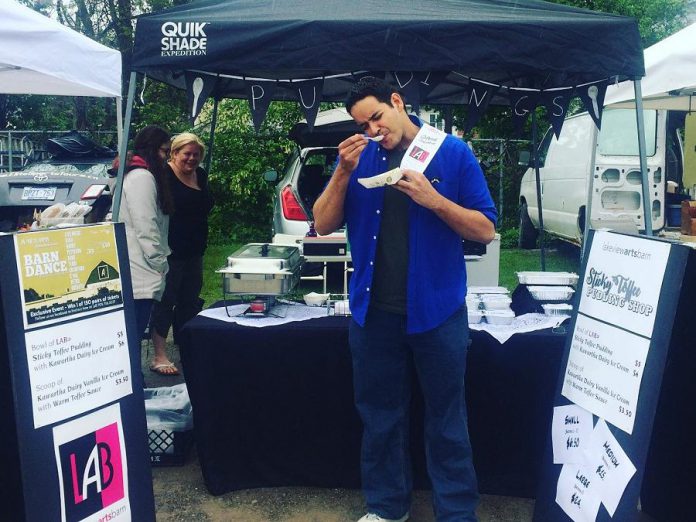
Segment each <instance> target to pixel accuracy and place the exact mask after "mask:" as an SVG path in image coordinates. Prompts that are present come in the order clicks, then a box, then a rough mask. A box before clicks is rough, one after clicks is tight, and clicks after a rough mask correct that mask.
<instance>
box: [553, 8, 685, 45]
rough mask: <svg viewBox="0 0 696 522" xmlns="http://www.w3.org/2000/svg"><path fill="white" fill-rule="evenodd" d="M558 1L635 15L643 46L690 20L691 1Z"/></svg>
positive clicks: (672, 31) (669, 33) (656, 40)
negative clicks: (689, 6) (687, 17)
mask: <svg viewBox="0 0 696 522" xmlns="http://www.w3.org/2000/svg"><path fill="white" fill-rule="evenodd" d="M551 1H554V0H551ZM555 3H558V4H566V5H572V6H575V7H582V8H584V9H591V10H593V11H601V12H604V13H614V14H620V15H624V16H630V17H632V18H635V19H636V20H637V21H638V29H639V31H640V35H641V39H642V42H643V47H650V46H651V45H652V44H654V43H657V42H659V41H660V40H662V39H663V38H665V37H667V36H669V35H671V34H673V33H675V32H677V31H678V30H679V29H681V28H683V27H684V26H685V25H686V23H687V20H686V8H687V4H688V0H563V1H558V0H556V1H555Z"/></svg>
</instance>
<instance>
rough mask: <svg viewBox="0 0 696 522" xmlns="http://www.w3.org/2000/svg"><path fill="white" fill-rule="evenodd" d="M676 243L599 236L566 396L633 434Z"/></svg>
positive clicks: (590, 263)
mask: <svg viewBox="0 0 696 522" xmlns="http://www.w3.org/2000/svg"><path fill="white" fill-rule="evenodd" d="M669 251H670V245H669V244H667V243H661V242H657V241H645V240H642V239H640V238H637V237H633V236H624V235H619V234H611V233H608V232H597V233H595V236H594V240H593V243H592V250H591V251H590V254H589V256H588V260H587V267H586V269H585V278H584V280H583V288H582V295H581V298H580V305H579V307H578V317H577V320H576V322H575V329H574V330H573V334H572V338H571V346H570V355H569V357H568V364H567V366H566V370H565V378H564V381H563V388H562V390H561V393H562V394H563V395H564V396H565V397H567V398H568V399H570V400H571V401H572V402H574V403H575V404H577V405H579V406H582V407H583V408H585V409H586V410H588V411H590V412H592V413H594V414H595V415H597V416H599V417H602V418H603V419H605V420H606V421H608V422H610V423H611V424H613V425H614V426H617V427H618V428H621V429H622V430H624V431H625V432H627V433H629V434H630V433H632V431H633V423H634V420H635V413H636V408H637V404H638V392H639V390H640V384H641V379H642V376H643V369H644V367H645V359H646V357H647V355H648V348H649V346H650V337H651V336H652V332H653V328H654V325H655V314H656V312H657V304H658V300H659V297H660V290H661V289H662V281H663V279H664V275H665V266H666V264H667V258H668V257H669Z"/></svg>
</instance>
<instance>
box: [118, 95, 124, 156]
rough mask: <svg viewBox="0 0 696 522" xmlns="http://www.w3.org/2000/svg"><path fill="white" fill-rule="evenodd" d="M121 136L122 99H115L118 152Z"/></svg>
mask: <svg viewBox="0 0 696 522" xmlns="http://www.w3.org/2000/svg"><path fill="white" fill-rule="evenodd" d="M122 134H123V99H122V98H121V97H120V96H119V97H118V98H116V139H117V140H118V150H121V135H122Z"/></svg>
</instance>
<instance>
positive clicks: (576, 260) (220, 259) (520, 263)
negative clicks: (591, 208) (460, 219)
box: [201, 241, 580, 307]
mask: <svg viewBox="0 0 696 522" xmlns="http://www.w3.org/2000/svg"><path fill="white" fill-rule="evenodd" d="M242 246H243V245H242V244H241V243H227V244H212V245H209V246H208V250H207V251H206V254H205V258H204V259H203V290H202V292H201V297H202V298H203V299H204V300H205V306H206V307H208V306H210V305H211V304H213V303H214V302H216V301H219V300H221V299H222V297H223V296H222V278H221V276H220V274H216V273H215V271H216V270H217V269H218V268H220V267H223V266H225V265H226V264H227V256H229V255H231V254H232V253H234V252H235V251H236V250H237V249H239V248H240V247H242ZM329 268H330V269H329V278H328V279H329V281H328V291H329V292H332V293H342V292H343V264H342V263H329ZM537 270H541V256H540V253H539V250H519V249H517V248H503V249H501V251H500V275H499V278H498V280H499V284H500V286H504V287H506V288H507V289H508V290H510V291H511V292H512V291H513V290H514V289H515V288H516V287H517V274H516V272H525V271H537ZM546 270H547V271H548V272H575V273H579V270H580V249H579V248H578V247H576V246H573V245H569V244H567V243H564V242H562V241H552V242H550V243H549V246H548V247H547V249H546ZM321 291H322V282H321V281H300V285H299V287H298V288H297V289H296V290H295V292H294V294H293V297H297V298H299V299H301V298H302V295H304V294H306V293H308V292H321Z"/></svg>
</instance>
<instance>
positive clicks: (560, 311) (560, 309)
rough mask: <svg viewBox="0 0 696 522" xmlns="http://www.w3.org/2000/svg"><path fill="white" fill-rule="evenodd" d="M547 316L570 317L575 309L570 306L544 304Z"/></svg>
mask: <svg viewBox="0 0 696 522" xmlns="http://www.w3.org/2000/svg"><path fill="white" fill-rule="evenodd" d="M541 307H542V308H543V309H544V313H545V314H546V315H563V316H567V317H569V316H570V314H571V313H572V312H573V307H572V306H571V305H569V304H551V303H549V304H542V305H541Z"/></svg>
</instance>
